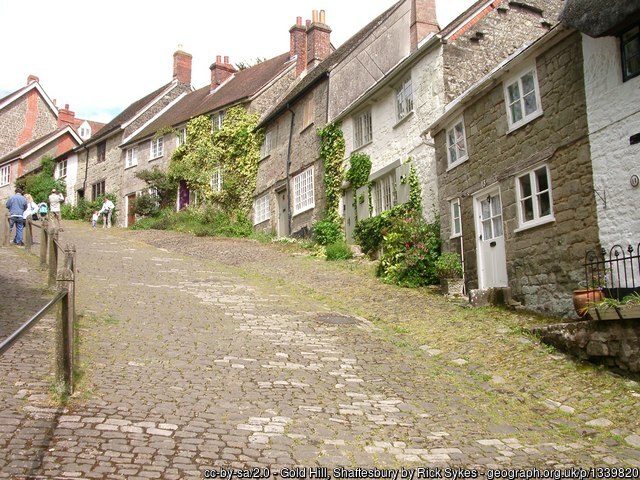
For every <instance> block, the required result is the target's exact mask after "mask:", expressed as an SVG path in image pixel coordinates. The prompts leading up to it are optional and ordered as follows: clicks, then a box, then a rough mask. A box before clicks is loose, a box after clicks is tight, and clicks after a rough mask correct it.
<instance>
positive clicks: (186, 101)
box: [105, 52, 293, 144]
mask: <svg viewBox="0 0 640 480" xmlns="http://www.w3.org/2000/svg"><path fill="white" fill-rule="evenodd" d="M292 64H293V63H292V62H291V61H290V60H289V52H287V53H283V54H282V55H278V56H277V57H274V58H271V59H269V60H265V61H264V62H260V63H258V64H256V65H254V66H253V67H250V68H247V69H245V70H240V71H239V72H237V73H236V74H235V75H234V77H233V78H232V79H231V80H229V81H227V83H224V84H223V85H222V86H221V87H220V88H218V90H216V91H215V92H214V93H211V87H210V85H207V86H205V87H202V88H200V89H198V90H196V91H194V92H191V93H189V94H188V95H186V96H185V97H183V98H182V99H181V100H179V101H178V102H176V103H175V104H174V105H173V106H172V107H171V108H169V109H168V110H167V111H166V112H164V113H163V114H162V115H160V116H159V117H158V118H156V119H155V120H154V121H153V122H151V123H150V124H149V125H147V126H146V127H145V128H144V129H143V130H142V131H140V132H138V133H137V134H136V135H135V136H134V137H132V138H131V139H129V140H128V141H127V144H129V143H133V142H136V141H139V140H141V139H143V138H146V137H148V136H150V135H153V134H155V133H156V132H157V131H158V130H160V129H161V128H163V127H171V126H176V125H180V124H182V123H184V122H186V121H188V120H190V119H191V118H194V117H197V116H198V115H202V114H205V113H208V112H213V111H215V110H219V109H221V108H224V107H227V106H231V105H234V104H236V103H238V102H241V101H243V100H246V99H248V98H251V96H253V95H255V94H256V93H257V92H258V91H260V89H261V88H262V87H264V86H265V85H266V84H268V83H269V82H270V81H271V80H273V79H274V78H275V77H277V76H278V75H279V74H281V73H282V72H283V71H284V70H286V69H287V68H288V67H290V66H291V65H292ZM105 128H106V127H105Z"/></svg>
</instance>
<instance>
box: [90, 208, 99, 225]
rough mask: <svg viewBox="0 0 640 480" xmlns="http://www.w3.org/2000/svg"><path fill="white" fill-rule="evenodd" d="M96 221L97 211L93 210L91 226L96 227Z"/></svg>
mask: <svg viewBox="0 0 640 480" xmlns="http://www.w3.org/2000/svg"><path fill="white" fill-rule="evenodd" d="M97 223H98V211H97V210H94V212H93V215H91V226H92V227H93V228H96V224H97Z"/></svg>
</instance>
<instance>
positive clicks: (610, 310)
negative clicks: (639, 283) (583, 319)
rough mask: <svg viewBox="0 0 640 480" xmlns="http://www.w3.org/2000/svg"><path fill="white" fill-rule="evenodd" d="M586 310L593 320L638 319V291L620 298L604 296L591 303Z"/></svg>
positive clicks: (639, 300)
mask: <svg viewBox="0 0 640 480" xmlns="http://www.w3.org/2000/svg"><path fill="white" fill-rule="evenodd" d="M588 312H589V315H590V316H591V318H593V319H594V320H623V319H627V318H634V319H640V293H638V292H634V293H632V294H630V295H627V296H626V297H624V298H623V299H622V300H618V299H617V298H604V299H602V300H601V301H599V302H596V303H593V304H591V305H590V306H589V307H588Z"/></svg>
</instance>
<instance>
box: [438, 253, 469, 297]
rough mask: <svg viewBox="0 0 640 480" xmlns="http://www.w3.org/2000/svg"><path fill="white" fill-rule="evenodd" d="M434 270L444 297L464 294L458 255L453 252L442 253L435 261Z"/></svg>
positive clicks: (460, 263) (462, 271) (461, 269)
mask: <svg viewBox="0 0 640 480" xmlns="http://www.w3.org/2000/svg"><path fill="white" fill-rule="evenodd" d="M435 268H436V275H437V276H438V278H439V279H440V285H441V287H442V293H443V294H444V295H463V294H464V279H463V273H464V270H463V268H462V262H461V260H460V255H458V254H457V253H455V252H444V253H443V254H442V255H440V257H439V258H438V259H437V260H436V262H435Z"/></svg>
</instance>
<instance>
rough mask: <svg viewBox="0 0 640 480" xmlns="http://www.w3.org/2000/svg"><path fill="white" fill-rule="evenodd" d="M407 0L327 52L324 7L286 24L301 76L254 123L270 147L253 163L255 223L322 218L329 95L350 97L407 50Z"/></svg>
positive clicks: (303, 227) (276, 227) (294, 229)
mask: <svg viewBox="0 0 640 480" xmlns="http://www.w3.org/2000/svg"><path fill="white" fill-rule="evenodd" d="M409 3H410V2H408V1H405V0H402V1H400V2H398V3H396V4H395V5H393V6H392V7H390V8H389V9H387V10H386V11H385V12H383V13H382V14H381V15H379V16H378V17H376V18H375V19H374V20H373V21H371V22H370V23H369V24H368V25H367V26H365V27H364V28H363V29H362V30H360V31H359V32H358V33H356V34H355V35H354V36H352V37H351V38H350V39H349V40H347V41H346V42H345V43H344V44H343V45H342V46H340V48H338V49H337V50H335V51H334V52H333V53H332V52H331V44H330V38H329V36H330V32H331V29H330V28H329V27H328V26H327V25H326V23H325V18H324V12H322V11H321V12H314V16H313V19H312V21H310V22H309V21H308V22H307V24H306V26H303V25H301V22H298V23H297V24H296V25H294V26H293V27H292V28H291V30H290V31H291V38H292V49H294V50H295V51H297V52H300V54H298V55H297V62H298V68H299V70H300V71H301V72H302V75H303V78H302V79H301V80H300V81H299V82H298V83H297V84H296V85H295V86H294V87H293V88H292V90H291V91H290V92H288V93H287V94H286V95H285V96H284V98H282V99H281V100H280V101H279V102H278V103H277V105H276V106H275V107H274V108H273V109H272V110H270V111H269V112H268V113H267V114H266V115H265V116H264V117H263V118H262V120H261V122H260V124H259V128H264V129H265V130H266V135H267V138H268V139H269V148H267V149H264V150H263V158H262V160H261V161H260V164H259V168H258V177H257V181H256V190H255V196H254V199H255V201H254V224H255V228H256V230H259V231H264V232H270V233H274V234H276V235H278V236H289V235H291V236H308V235H309V234H310V233H311V229H312V226H313V224H314V223H315V222H316V221H318V220H320V219H322V217H323V215H324V213H325V191H324V178H323V176H324V167H323V164H322V160H321V158H320V155H319V147H320V140H319V137H318V134H317V129H318V128H319V127H323V126H324V125H326V124H327V121H328V119H329V109H330V108H331V106H330V105H331V103H332V102H334V101H340V102H346V103H347V104H348V103H350V102H352V101H354V100H355V99H356V98H357V97H358V96H359V95H360V94H361V93H362V92H363V91H365V90H366V89H367V88H368V87H369V86H370V85H371V84H373V83H374V82H375V81H376V79H378V78H380V77H381V76H382V75H384V73H385V72H387V71H389V70H390V69H391V68H392V67H393V66H394V65H395V64H396V63H397V62H398V61H399V60H400V59H401V58H402V57H403V56H404V55H406V50H408V46H407V47H406V48H405V47H403V46H404V45H408V37H409V16H410V8H409ZM405 39H406V41H405ZM363 66H364V68H363ZM333 92H335V93H333Z"/></svg>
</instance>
